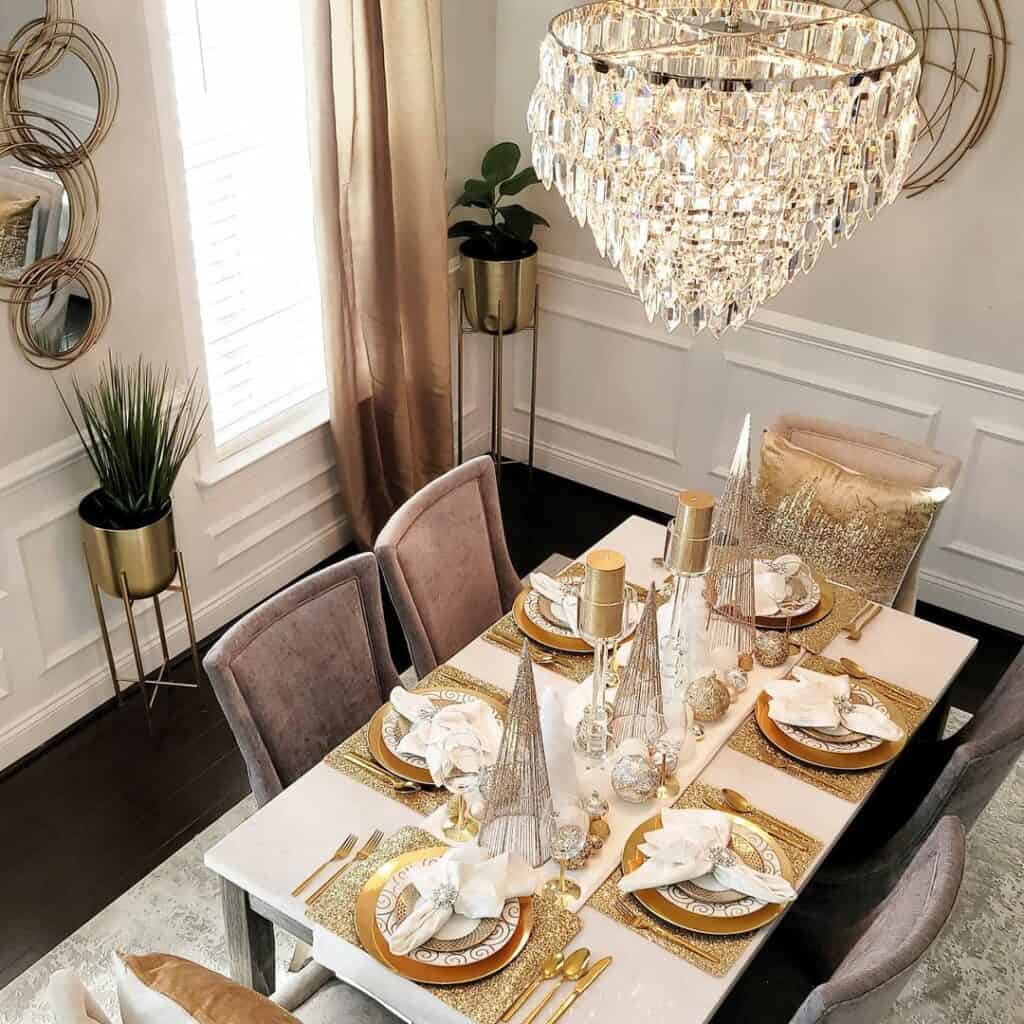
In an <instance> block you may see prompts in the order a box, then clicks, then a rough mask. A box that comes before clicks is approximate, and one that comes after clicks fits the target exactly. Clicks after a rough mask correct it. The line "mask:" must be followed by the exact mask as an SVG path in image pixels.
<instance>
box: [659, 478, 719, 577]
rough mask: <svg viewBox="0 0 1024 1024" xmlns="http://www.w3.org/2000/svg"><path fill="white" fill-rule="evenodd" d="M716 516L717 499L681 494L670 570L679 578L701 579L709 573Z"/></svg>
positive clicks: (671, 533)
mask: <svg viewBox="0 0 1024 1024" xmlns="http://www.w3.org/2000/svg"><path fill="white" fill-rule="evenodd" d="M714 513H715V499H714V497H713V496H712V495H710V494H708V493H707V491H689V490H687V491H680V492H679V504H678V506H677V507H676V517H675V519H674V520H673V522H672V528H671V530H670V531H669V545H668V557H667V558H666V560H665V567H666V568H667V569H669V570H670V571H671V572H673V573H675V574H676V575H678V576H700V575H701V574H702V573H703V572H704V571H705V570H706V569H707V565H708V555H709V554H710V552H711V521H712V519H713V518H714Z"/></svg>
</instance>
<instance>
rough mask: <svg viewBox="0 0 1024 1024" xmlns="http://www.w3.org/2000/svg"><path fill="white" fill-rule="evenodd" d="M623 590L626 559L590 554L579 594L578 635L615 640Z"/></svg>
mask: <svg viewBox="0 0 1024 1024" xmlns="http://www.w3.org/2000/svg"><path fill="white" fill-rule="evenodd" d="M625 591H626V559H625V558H624V557H623V556H622V555H621V554H619V552H618V551H609V550H605V549H602V550H598V551H591V552H590V554H589V555H587V561H586V574H585V576H584V578H583V590H582V592H581V594H580V632H581V633H582V634H583V635H584V636H586V637H595V638H599V639H608V640H612V639H615V638H617V637H618V636H619V634H620V633H621V632H622V613H623V608H624V605H625V596H626V594H625Z"/></svg>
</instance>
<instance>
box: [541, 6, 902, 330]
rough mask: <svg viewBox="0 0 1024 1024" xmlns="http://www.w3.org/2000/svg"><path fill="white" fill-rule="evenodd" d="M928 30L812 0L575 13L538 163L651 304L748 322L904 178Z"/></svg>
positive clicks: (547, 95)
mask: <svg viewBox="0 0 1024 1024" xmlns="http://www.w3.org/2000/svg"><path fill="white" fill-rule="evenodd" d="M920 72H921V63H920V56H919V55H918V51H917V45H916V43H915V42H914V38H913V36H911V35H910V34H909V33H908V32H904V31H903V30H902V29H898V28H896V27H895V26H894V25H890V24H888V23H887V22H883V21H878V20H876V19H874V18H870V17H867V16H865V15H862V14H854V13H850V12H848V11H843V10H839V9H836V8H833V7H828V6H826V5H824V4H815V3H800V2H796V0H733V2H726V3H724V4H723V2H722V0H718V2H713V0H691V2H689V3H684V2H680V0H634V2H631V3H626V2H620V0H606V2H601V3H589V4H584V5H583V6H582V7H576V8H573V9H572V10H568V11H564V12H563V13H561V14H559V15H557V16H556V17H555V18H554V19H553V20H552V22H551V26H550V30H549V33H548V35H547V37H546V38H545V40H544V42H543V43H542V44H541V48H540V81H539V82H538V84H537V87H536V89H535V90H534V93H533V97H532V99H531V100H530V108H529V113H528V115H527V124H528V127H529V129H530V132H531V135H532V139H533V163H534V166H535V167H536V169H537V173H538V175H539V176H540V177H541V180H542V181H543V182H544V184H545V186H546V187H548V188H550V187H551V184H552V182H553V183H554V184H555V187H556V188H557V189H558V191H559V192H560V193H561V194H562V196H563V197H564V198H565V201H566V204H567V205H568V207H569V210H570V212H571V213H572V214H573V216H575V218H576V219H577V221H578V222H579V224H580V225H581V226H583V225H585V224H587V223H589V224H590V230H591V232H592V233H593V235H594V240H595V242H596V243H597V248H598V250H599V251H600V253H601V254H602V255H603V256H604V255H606V256H607V257H608V259H609V260H610V262H611V263H612V265H613V266H618V267H619V269H620V270H621V271H622V275H623V277H624V278H625V280H626V283H627V285H629V288H630V290H631V291H633V292H636V293H638V294H639V296H640V299H641V301H642V302H643V305H644V309H645V311H646V313H647V317H648V319H649V320H653V319H654V317H655V315H656V314H660V315H661V317H662V319H663V320H664V322H665V325H666V326H667V327H668V329H669V330H670V331H672V330H674V329H675V328H676V327H678V326H679V324H680V323H682V322H684V321H685V322H686V323H687V324H689V325H690V327H691V329H692V330H693V331H694V332H696V331H699V330H701V329H702V328H703V327H705V326H707V327H709V328H710V329H711V331H712V332H713V333H714V334H715V336H716V337H718V336H719V335H721V333H722V331H724V330H725V328H726V327H733V328H738V327H739V326H740V325H741V324H743V323H744V321H746V320H747V319H748V318H749V317H750V316H751V315H752V314H753V312H754V310H755V309H756V308H757V307H758V306H759V305H760V304H761V303H763V302H765V301H767V300H768V299H770V298H772V296H774V295H775V294H776V293H778V292H779V291H780V290H781V289H782V288H783V287H784V286H785V285H786V284H787V283H788V282H789V281H792V280H793V278H794V277H795V276H796V274H797V273H798V272H799V271H801V270H802V271H804V272H805V273H806V272H808V271H809V270H810V269H811V267H813V266H814V264H815V261H816V260H817V259H818V255H819V254H820V253H821V250H822V247H823V246H824V245H825V243H826V242H828V243H829V244H830V245H832V246H835V245H836V244H838V242H839V240H840V239H841V238H849V237H850V235H852V234H853V232H854V230H855V229H856V227H857V224H858V223H859V222H860V220H861V218H862V217H867V218H868V220H871V219H872V218H873V217H874V216H875V214H876V213H877V212H878V210H879V209H880V208H881V207H882V206H885V205H886V204H887V203H891V202H892V201H893V200H894V199H895V198H896V196H897V195H898V194H899V191H900V188H901V186H902V183H903V179H904V177H905V175H906V173H907V170H908V166H909V161H910V155H911V150H912V149H913V146H914V142H915V140H916V136H917V129H918V122H919V107H918V103H917V86H918V79H919V77H920Z"/></svg>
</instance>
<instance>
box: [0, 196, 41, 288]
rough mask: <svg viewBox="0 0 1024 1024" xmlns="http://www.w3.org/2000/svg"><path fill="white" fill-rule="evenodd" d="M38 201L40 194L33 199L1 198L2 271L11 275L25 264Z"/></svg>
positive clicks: (0, 246)
mask: <svg viewBox="0 0 1024 1024" xmlns="http://www.w3.org/2000/svg"><path fill="white" fill-rule="evenodd" d="M38 202H39V196H33V197H32V198H31V199H3V198H0V273H3V274H6V275H8V276H10V275H11V274H17V273H19V272H20V271H21V269H22V267H24V266H25V254H26V251H27V250H28V236H29V232H30V231H31V230H32V217H33V215H34V214H35V209H36V204H37V203H38Z"/></svg>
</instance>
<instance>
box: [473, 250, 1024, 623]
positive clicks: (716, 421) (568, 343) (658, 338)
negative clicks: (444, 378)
mask: <svg viewBox="0 0 1024 1024" xmlns="http://www.w3.org/2000/svg"><path fill="white" fill-rule="evenodd" d="M539 287H540V306H541V317H540V355H539V362H540V371H539V376H540V383H539V389H538V399H537V445H536V459H537V464H538V465H539V466H541V467H543V468H545V469H549V470H551V471H552V472H555V473H559V474H561V475H563V476H567V477H571V478H572V479H575V480H579V481H581V482H583V483H587V484H590V485H592V486H594V487H597V488H600V489H602V490H607V491H611V492H612V493H615V494H619V495H621V496H623V497H626V498H630V499H632V500H634V501H638V502H641V503H642V504H645V505H648V506H651V507H655V508H660V509H662V510H664V511H670V510H671V509H672V508H673V507H674V503H675V494H676V492H677V491H678V490H679V489H680V488H681V487H701V488H705V489H707V490H711V491H715V492H720V491H721V487H722V482H723V477H724V476H725V473H726V471H727V467H728V464H729V461H730V459H731V456H732V452H733V449H734V447H735V443H736V437H737V434H738V431H739V428H740V425H741V423H742V420H743V416H744V415H745V414H746V413H747V412H749V413H751V415H752V420H753V426H754V430H755V437H757V436H759V434H760V432H761V431H762V430H763V429H764V428H766V427H767V426H768V425H769V424H770V423H771V422H772V420H773V419H774V418H775V417H776V416H778V415H779V414H780V413H784V412H802V413H805V414H807V415H815V416H822V417H826V418H832V419H837V420H841V421H845V422H848V423H853V424H858V425H861V426H864V427H868V428H870V429H874V430H882V431H885V432H887V433H891V434H895V435H897V436H900V437H904V438H907V439H910V440H914V441H918V442H921V443H923V444H929V445H932V446H934V447H936V448H938V449H940V450H942V451H946V452H950V453H952V454H955V455H958V456H959V457H960V458H961V459H962V460H963V461H964V470H963V474H962V476H961V478H960V481H959V483H958V486H957V487H956V489H955V490H954V493H953V495H952V497H951V498H950V500H949V502H948V505H947V507H946V508H944V509H943V511H942V514H941V516H940V518H939V521H938V522H937V524H936V527H935V530H934V532H933V536H932V539H931V542H930V545H929V548H928V551H927V554H926V556H925V560H924V568H923V572H922V588H921V590H922V597H923V598H924V599H925V600H928V601H931V602H934V603H936V604H939V605H942V606H944V607H948V608H952V609H954V610H957V611H961V612H963V613H965V614H968V615H972V616H974V617H976V618H978V619H981V620H983V621H986V622H991V623H994V624H996V625H1000V626H1003V627H1005V628H1008V629H1013V630H1015V631H1017V632H1021V633H1024V526H1022V525H1021V524H1022V520H1021V517H1020V516H1019V515H1018V514H1017V509H1018V508H1019V507H1020V505H1021V503H1022V502H1024V376H1022V375H1020V374H1013V373H1010V372H1007V371H1003V370H1000V369H998V368H996V367H992V366H987V365H984V364H980V363H975V362H972V361H971V360H969V359H957V358H953V357H950V356H945V355H938V354H936V353H932V352H927V351H924V350H921V349H917V348H913V347H912V346H909V345H905V344H902V343H901V342H898V341H893V340H889V339H884V338H874V337H868V336H866V335H861V334H856V333H855V332H851V331H847V330H844V329H842V328H837V327H833V326H830V325H827V324H819V323H812V322H810V321H806V320H802V319H799V318H797V317H791V316H787V315H784V314H779V313H774V312H772V311H770V310H762V311H760V312H759V313H758V317H757V320H756V321H754V322H753V323H750V324H748V325H746V326H745V327H744V328H743V329H742V330H741V331H740V332H738V333H734V332H731V331H730V332H728V333H727V335H726V336H724V337H723V338H722V339H721V340H720V341H715V339H714V338H713V337H712V336H711V335H710V334H708V333H707V332H705V333H703V334H701V335H700V336H698V337H697V338H693V337H692V336H691V335H690V334H689V333H688V332H686V331H685V330H684V329H683V328H680V329H679V330H678V331H676V333H675V334H674V335H670V334H668V333H667V332H666V331H665V330H663V329H662V327H661V326H660V324H659V323H658V322H655V323H654V324H648V323H647V320H646V317H645V316H644V314H643V310H642V309H641V306H640V303H639V301H638V300H637V299H636V298H635V297H634V296H632V295H630V294H629V293H628V292H627V290H626V288H625V286H624V285H623V283H622V280H621V277H620V276H619V274H618V271H616V270H614V269H612V268H610V267H604V266H597V265H592V264H589V263H582V262H578V261H574V260H568V259H564V258H561V257H557V256H548V255H544V254H542V256H541V273H540V278H539ZM505 364H506V365H505V368H504V369H505V381H506V387H505V392H506V393H505V408H504V423H505V431H504V444H505V448H506V450H507V451H508V453H509V454H510V455H513V456H515V457H517V458H519V457H525V453H526V447H527V438H528V413H529V400H530V390H529V384H530V338H529V335H528V334H523V335H521V336H518V337H517V336H513V337H511V338H509V339H508V340H507V342H506V346H505ZM480 380H481V391H480V394H479V397H478V398H477V402H478V403H479V405H480V407H481V409H483V410H484V413H485V415H484V416H483V418H482V420H480V419H478V420H477V421H476V422H475V423H474V425H473V429H469V425H468V424H467V437H471V436H472V437H474V438H475V439H476V442H477V445H478V447H479V446H480V442H483V444H482V447H486V443H487V439H486V432H485V430H484V429H483V427H485V426H486V423H484V422H483V421H485V420H486V410H487V408H488V404H489V392H488V390H486V389H487V388H488V387H489V377H488V376H487V375H486V374H485V375H484V376H483V377H482V378H480ZM470 401H471V400H470V399H468V398H467V403H469V402H470ZM755 448H756V443H755Z"/></svg>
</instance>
